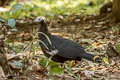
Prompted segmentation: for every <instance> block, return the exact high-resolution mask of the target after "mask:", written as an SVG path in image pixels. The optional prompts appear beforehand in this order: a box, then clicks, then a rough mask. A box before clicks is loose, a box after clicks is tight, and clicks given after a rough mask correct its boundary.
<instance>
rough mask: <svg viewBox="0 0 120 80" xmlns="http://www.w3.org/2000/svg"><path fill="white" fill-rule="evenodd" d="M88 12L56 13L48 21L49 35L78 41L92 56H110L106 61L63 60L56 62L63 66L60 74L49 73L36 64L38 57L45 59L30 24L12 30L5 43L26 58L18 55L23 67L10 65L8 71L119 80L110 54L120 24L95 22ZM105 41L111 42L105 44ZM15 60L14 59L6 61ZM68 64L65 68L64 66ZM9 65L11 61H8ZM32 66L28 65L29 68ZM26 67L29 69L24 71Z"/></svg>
mask: <svg viewBox="0 0 120 80" xmlns="http://www.w3.org/2000/svg"><path fill="white" fill-rule="evenodd" d="M91 17H93V16H89V15H87V16H86V15H82V16H80V15H74V16H58V17H56V18H54V19H52V20H50V21H49V23H48V26H49V31H50V32H51V33H52V34H55V35H59V36H62V37H64V38H67V39H71V40H73V41H75V42H78V43H79V44H81V45H82V46H83V47H84V48H85V50H86V51H87V52H90V53H92V54H96V55H103V56H110V57H108V60H109V61H107V58H106V62H107V63H108V64H106V63H104V62H102V63H100V64H99V63H93V62H90V61H87V60H84V59H83V60H81V61H80V62H79V61H77V62H76V61H67V62H65V63H64V64H61V63H58V64H59V66H61V67H63V66H67V67H63V69H64V73H62V74H60V75H57V74H54V75H51V74H49V69H47V68H46V69H45V67H43V66H41V65H39V62H40V59H41V58H46V57H45V56H44V54H43V53H42V51H41V49H40V47H39V44H38V42H37V40H36V38H37V36H36V35H37V34H36V33H37V29H36V28H34V26H29V29H24V30H23V29H20V28H19V29H18V32H17V33H16V32H13V33H12V35H10V38H9V39H10V40H12V43H10V44H9V45H10V46H11V47H12V49H13V50H14V51H15V52H16V53H21V54H22V55H21V54H20V55H21V56H23V54H24V55H25V56H27V57H24V58H20V61H21V63H22V64H23V66H24V68H25V69H24V68H22V72H21V70H20V69H19V70H18V72H15V71H16V68H15V67H13V68H12V72H13V73H12V74H14V73H16V74H17V73H18V74H19V76H20V75H21V73H24V74H26V75H27V76H24V77H23V76H22V77H19V78H21V79H20V80H24V79H28V80H42V79H43V80H48V79H53V80H120V59H119V56H118V55H116V53H114V50H110V49H108V48H109V47H112V48H111V49H113V48H114V46H115V44H116V42H120V24H119V23H114V22H111V21H101V22H98V21H96V20H94V19H92V18H91ZM109 43H112V45H110V46H108V44H109ZM12 61H17V60H16V59H13V58H12V60H10V62H12ZM69 64H71V66H69V67H68V65H69ZM11 65H13V64H11ZM31 66H32V67H31ZM28 67H31V71H30V72H28V73H26V72H25V70H27V68H28Z"/></svg>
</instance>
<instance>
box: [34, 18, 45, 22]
mask: <svg viewBox="0 0 120 80" xmlns="http://www.w3.org/2000/svg"><path fill="white" fill-rule="evenodd" d="M34 22H37V23H46V18H45V17H43V16H39V17H37V18H36V19H35V20H34Z"/></svg>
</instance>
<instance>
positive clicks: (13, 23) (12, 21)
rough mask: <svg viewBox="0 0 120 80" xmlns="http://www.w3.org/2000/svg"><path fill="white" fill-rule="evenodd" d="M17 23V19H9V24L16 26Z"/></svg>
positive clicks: (12, 26)
mask: <svg viewBox="0 0 120 80" xmlns="http://www.w3.org/2000/svg"><path fill="white" fill-rule="evenodd" d="M15 24H16V21H15V19H8V26H10V27H11V28H14V27H15Z"/></svg>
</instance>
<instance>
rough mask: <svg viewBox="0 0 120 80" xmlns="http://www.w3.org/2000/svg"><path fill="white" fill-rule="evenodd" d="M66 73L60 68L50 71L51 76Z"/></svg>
mask: <svg viewBox="0 0 120 80" xmlns="http://www.w3.org/2000/svg"><path fill="white" fill-rule="evenodd" d="M63 72H64V69H62V68H60V67H54V68H51V69H50V73H51V74H62V73H63Z"/></svg>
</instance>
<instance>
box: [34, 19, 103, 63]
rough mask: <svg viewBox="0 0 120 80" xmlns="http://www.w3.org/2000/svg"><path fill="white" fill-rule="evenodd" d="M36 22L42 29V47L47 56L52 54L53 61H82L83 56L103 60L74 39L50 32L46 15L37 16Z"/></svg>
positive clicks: (93, 59) (91, 59)
mask: <svg viewBox="0 0 120 80" xmlns="http://www.w3.org/2000/svg"><path fill="white" fill-rule="evenodd" d="M35 22H39V23H40V29H39V32H38V36H39V42H40V47H41V49H42V51H43V53H44V54H45V56H47V57H50V56H52V58H51V59H52V60H53V61H56V62H60V63H63V62H64V61H67V60H77V61H80V60H81V58H84V59H87V60H90V61H93V62H101V61H102V58H101V57H100V56H97V55H94V54H90V53H87V52H85V50H84V48H83V47H82V46H81V45H80V44H78V43H75V42H73V41H72V40H68V39H65V38H63V37H60V36H57V35H52V34H50V33H49V31H48V28H47V24H46V20H45V18H44V17H37V18H36V19H35Z"/></svg>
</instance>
